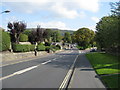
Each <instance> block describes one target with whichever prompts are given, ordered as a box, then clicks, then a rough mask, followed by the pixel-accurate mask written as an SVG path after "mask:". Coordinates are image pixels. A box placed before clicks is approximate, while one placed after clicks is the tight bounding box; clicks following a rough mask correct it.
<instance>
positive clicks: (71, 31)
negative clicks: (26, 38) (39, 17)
mask: <svg viewBox="0 0 120 90" xmlns="http://www.w3.org/2000/svg"><path fill="white" fill-rule="evenodd" d="M33 29H36V28H27V30H33ZM44 29H51V30H53V31H60V33H61V35H64V33H65V32H69V33H70V34H72V33H73V32H74V31H73V30H61V29H57V28H44Z"/></svg>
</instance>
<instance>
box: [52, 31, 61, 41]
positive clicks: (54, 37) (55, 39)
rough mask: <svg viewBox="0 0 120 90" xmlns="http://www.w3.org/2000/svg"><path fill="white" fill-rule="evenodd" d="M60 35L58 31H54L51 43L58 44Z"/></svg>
mask: <svg viewBox="0 0 120 90" xmlns="http://www.w3.org/2000/svg"><path fill="white" fill-rule="evenodd" d="M61 39H62V38H61V34H60V31H54V32H53V33H52V41H53V42H60V41H61Z"/></svg>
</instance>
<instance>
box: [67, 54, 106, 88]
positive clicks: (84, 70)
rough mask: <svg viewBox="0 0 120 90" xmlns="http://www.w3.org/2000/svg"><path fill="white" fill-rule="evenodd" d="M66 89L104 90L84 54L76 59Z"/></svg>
mask: <svg viewBox="0 0 120 90" xmlns="http://www.w3.org/2000/svg"><path fill="white" fill-rule="evenodd" d="M68 88H102V90H106V88H105V86H104V85H103V84H102V82H101V80H100V79H99V78H98V77H97V74H96V73H95V71H94V69H93V68H92V66H91V64H90V62H89V61H88V59H87V58H86V56H85V54H84V53H83V54H80V55H79V57H78V59H77V62H76V65H75V70H74V73H73V76H72V78H71V81H70V84H69V86H68Z"/></svg>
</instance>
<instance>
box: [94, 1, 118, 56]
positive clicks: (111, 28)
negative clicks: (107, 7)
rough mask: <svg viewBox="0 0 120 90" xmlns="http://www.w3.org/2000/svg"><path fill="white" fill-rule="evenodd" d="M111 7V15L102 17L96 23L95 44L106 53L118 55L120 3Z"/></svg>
mask: <svg viewBox="0 0 120 90" xmlns="http://www.w3.org/2000/svg"><path fill="white" fill-rule="evenodd" d="M111 5H112V9H111V11H112V15H110V16H105V17H102V18H101V20H100V21H99V22H98V23H97V26H96V30H97V32H96V42H97V45H98V46H99V47H100V48H101V49H102V48H104V49H105V50H106V52H109V53H114V54H117V55H118V53H119V52H120V51H119V49H120V40H119V38H120V37H119V36H120V31H119V28H120V21H119V20H120V1H119V2H117V3H112V4H111Z"/></svg>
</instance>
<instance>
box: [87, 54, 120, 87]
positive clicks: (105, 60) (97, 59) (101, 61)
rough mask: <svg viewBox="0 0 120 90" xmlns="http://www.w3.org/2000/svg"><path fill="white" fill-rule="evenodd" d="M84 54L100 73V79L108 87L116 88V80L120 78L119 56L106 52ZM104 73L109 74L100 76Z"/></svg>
mask: <svg viewBox="0 0 120 90" xmlns="http://www.w3.org/2000/svg"><path fill="white" fill-rule="evenodd" d="M86 56H87V58H88V59H89V61H90V63H91V64H92V66H93V68H94V69H95V71H96V73H97V74H98V75H101V79H102V81H103V82H104V83H106V85H107V86H108V87H109V88H118V86H119V85H118V80H120V78H119V77H120V61H119V60H118V58H120V57H117V56H113V55H110V54H106V53H88V54H86ZM104 74H109V76H102V75H104ZM115 74H117V75H115ZM118 76H119V77H118Z"/></svg>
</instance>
